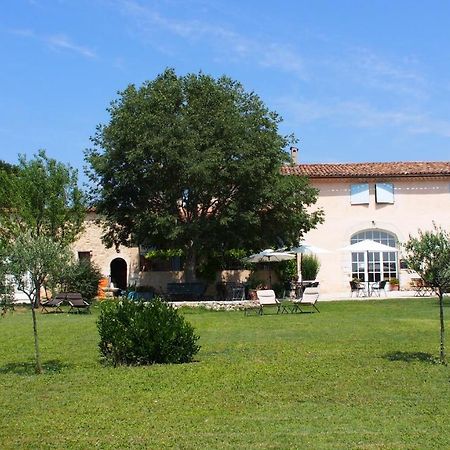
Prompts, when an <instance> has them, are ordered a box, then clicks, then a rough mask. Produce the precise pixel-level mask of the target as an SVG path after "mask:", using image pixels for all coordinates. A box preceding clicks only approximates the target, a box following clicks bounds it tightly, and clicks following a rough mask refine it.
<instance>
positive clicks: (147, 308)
mask: <svg viewBox="0 0 450 450" xmlns="http://www.w3.org/2000/svg"><path fill="white" fill-rule="evenodd" d="M97 327H98V331H99V334H100V344H99V347H100V352H101V354H102V356H103V357H104V358H105V359H106V361H108V362H110V363H112V364H114V366H116V365H118V364H128V365H144V364H155V363H186V362H190V361H192V358H193V356H194V355H195V354H196V353H197V352H198V351H199V350H200V347H199V346H198V345H196V342H197V340H198V339H199V337H198V336H196V335H195V334H194V328H193V327H192V325H191V324H190V323H188V322H186V320H185V319H184V317H182V316H181V315H179V314H178V311H177V310H175V309H174V308H173V307H172V306H170V305H168V304H167V303H164V302H163V301H161V300H159V299H155V300H153V301H152V302H150V303H144V302H133V301H129V300H126V299H124V300H120V301H117V300H115V301H114V300H107V301H104V302H102V304H101V309H100V317H99V319H98V322H97Z"/></svg>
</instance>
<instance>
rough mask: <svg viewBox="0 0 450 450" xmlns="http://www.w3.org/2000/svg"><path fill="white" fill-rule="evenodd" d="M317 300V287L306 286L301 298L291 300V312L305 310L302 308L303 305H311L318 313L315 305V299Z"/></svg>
mask: <svg viewBox="0 0 450 450" xmlns="http://www.w3.org/2000/svg"><path fill="white" fill-rule="evenodd" d="M318 300H319V288H318V287H307V288H306V289H305V290H304V292H303V295H302V297H301V298H299V299H295V300H293V302H292V305H293V308H292V312H293V313H297V312H301V313H302V312H305V311H303V309H302V308H305V307H312V308H314V309H315V310H316V311H317V312H318V313H320V311H319V309H318V308H317V306H316V303H317V301H318ZM310 312H313V311H310Z"/></svg>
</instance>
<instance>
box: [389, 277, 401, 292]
mask: <svg viewBox="0 0 450 450" xmlns="http://www.w3.org/2000/svg"><path fill="white" fill-rule="evenodd" d="M389 286H390V290H391V291H398V290H399V288H400V281H399V279H398V278H390V279H389Z"/></svg>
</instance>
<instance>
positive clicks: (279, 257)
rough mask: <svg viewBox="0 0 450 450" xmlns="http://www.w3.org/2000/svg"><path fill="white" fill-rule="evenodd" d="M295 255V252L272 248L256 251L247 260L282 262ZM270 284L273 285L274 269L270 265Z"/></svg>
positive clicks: (252, 261)
mask: <svg viewBox="0 0 450 450" xmlns="http://www.w3.org/2000/svg"><path fill="white" fill-rule="evenodd" d="M294 258H295V255H294V254H293V253H288V252H283V251H275V250H272V249H271V248H268V249H266V250H263V251H262V252H259V253H255V254H253V255H250V256H249V257H248V258H245V261H247V262H251V263H262V262H266V263H271V262H280V261H287V260H289V259H294ZM269 285H270V287H272V271H271V268H270V265H269Z"/></svg>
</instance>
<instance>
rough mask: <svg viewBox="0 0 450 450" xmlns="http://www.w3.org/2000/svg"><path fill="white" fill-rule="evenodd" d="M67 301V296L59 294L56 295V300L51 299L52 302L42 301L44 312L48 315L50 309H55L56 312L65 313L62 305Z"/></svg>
mask: <svg viewBox="0 0 450 450" xmlns="http://www.w3.org/2000/svg"><path fill="white" fill-rule="evenodd" d="M65 300H66V295H65V294H57V295H55V297H54V298H51V299H50V300H44V301H41V308H42V312H46V313H48V312H50V311H49V308H50V309H54V312H63V310H62V309H61V305H62V304H63V302H64V301H65Z"/></svg>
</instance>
